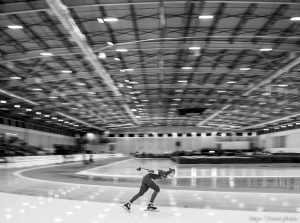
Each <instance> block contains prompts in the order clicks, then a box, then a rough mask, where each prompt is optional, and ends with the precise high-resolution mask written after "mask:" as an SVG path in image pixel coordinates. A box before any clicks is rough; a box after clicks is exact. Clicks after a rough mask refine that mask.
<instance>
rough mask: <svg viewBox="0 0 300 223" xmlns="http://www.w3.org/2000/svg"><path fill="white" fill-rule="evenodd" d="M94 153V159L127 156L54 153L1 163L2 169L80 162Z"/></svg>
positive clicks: (117, 154)
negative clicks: (63, 154)
mask: <svg viewBox="0 0 300 223" xmlns="http://www.w3.org/2000/svg"><path fill="white" fill-rule="evenodd" d="M90 155H92V157H93V159H94V160H96V159H107V158H111V157H125V155H124V154H122V153H116V154H85V155H83V154H74V155H65V156H62V155H52V156H14V157H3V158H1V160H2V161H5V162H4V163H0V169H7V168H19V167H28V166H38V165H47V164H54V163H64V162H78V161H83V160H84V159H85V160H88V159H90Z"/></svg>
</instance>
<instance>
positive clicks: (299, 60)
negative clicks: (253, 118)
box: [198, 56, 300, 125]
mask: <svg viewBox="0 0 300 223" xmlns="http://www.w3.org/2000/svg"><path fill="white" fill-rule="evenodd" d="M299 64H300V56H298V57H296V58H295V59H293V60H292V61H291V62H289V63H288V64H286V65H285V66H284V67H282V68H281V69H279V70H278V71H276V72H275V73H273V74H271V75H270V76H269V77H267V78H265V79H264V80H262V81H261V82H259V83H257V84H256V85H255V86H253V85H254V83H253V85H252V87H251V88H250V89H249V90H248V91H247V92H245V93H244V94H242V96H248V95H250V94H251V93H252V92H253V91H255V90H257V89H258V88H260V87H261V86H264V85H266V84H268V83H270V82H271V81H272V80H273V79H275V78H277V77H279V76H281V75H282V74H284V73H286V72H288V71H289V70H291V69H292V68H293V67H295V66H297V65H299ZM231 106H232V105H231V104H228V105H225V106H223V107H222V108H221V110H219V111H218V112H216V113H214V114H213V115H211V116H209V117H208V118H206V119H205V120H203V121H201V122H200V123H198V125H203V124H205V123H206V122H207V121H209V120H211V119H213V118H214V117H216V116H218V115H219V114H221V113H222V112H223V111H224V110H226V109H227V108H229V107H231Z"/></svg>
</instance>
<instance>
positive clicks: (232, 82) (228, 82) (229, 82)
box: [226, 81, 236, 84]
mask: <svg viewBox="0 0 300 223" xmlns="http://www.w3.org/2000/svg"><path fill="white" fill-rule="evenodd" d="M226 83H227V84H235V83H236V81H227V82H226Z"/></svg>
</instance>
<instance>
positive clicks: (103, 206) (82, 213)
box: [0, 193, 300, 223]
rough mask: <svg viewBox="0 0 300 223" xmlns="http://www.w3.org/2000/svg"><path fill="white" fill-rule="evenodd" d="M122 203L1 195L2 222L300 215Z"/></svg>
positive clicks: (245, 221)
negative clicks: (155, 207)
mask: <svg viewBox="0 0 300 223" xmlns="http://www.w3.org/2000/svg"><path fill="white" fill-rule="evenodd" d="M121 205H122V204H120V203H102V202H90V201H77V200H63V199H54V198H47V197H33V196H24V195H16V194H7V193H0V222H1V223H19V222H30V223H40V222H43V223H50V222H51V223H55V222H64V223H83V222H84V223H100V222H107V223H118V222H122V223H123V222H130V223H137V222H143V223H148V222H149V223H153V222H155V223H166V222H170V223H171V222H172V223H180V222H205V223H250V222H251V223H253V222H285V223H287V222H289V223H291V222H292V223H299V222H300V214H299V213H279V212H251V211H229V210H215V209H210V208H206V209H194V208H179V207H159V209H160V212H145V211H144V209H145V206H144V205H132V211H131V212H127V211H125V210H124V209H123V208H122V207H121Z"/></svg>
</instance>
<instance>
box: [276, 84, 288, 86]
mask: <svg viewBox="0 0 300 223" xmlns="http://www.w3.org/2000/svg"><path fill="white" fill-rule="evenodd" d="M277 86H278V87H288V86H289V85H287V84H278V85H277Z"/></svg>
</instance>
